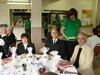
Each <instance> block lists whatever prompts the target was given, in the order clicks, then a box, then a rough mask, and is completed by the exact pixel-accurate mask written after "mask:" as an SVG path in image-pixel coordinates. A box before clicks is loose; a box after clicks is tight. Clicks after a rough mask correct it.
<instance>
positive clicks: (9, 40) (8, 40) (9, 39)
mask: <svg viewBox="0 0 100 75" xmlns="http://www.w3.org/2000/svg"><path fill="white" fill-rule="evenodd" d="M2 39H3V40H4V42H5V45H4V46H3V49H4V53H5V54H6V55H8V52H9V47H10V46H11V45H12V44H13V45H15V44H16V39H15V35H14V34H13V33H11V34H10V35H7V36H4V37H2Z"/></svg>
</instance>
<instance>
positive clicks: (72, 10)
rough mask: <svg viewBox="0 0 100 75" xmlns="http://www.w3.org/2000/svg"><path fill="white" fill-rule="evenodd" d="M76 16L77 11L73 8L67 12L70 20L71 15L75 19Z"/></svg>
mask: <svg viewBox="0 0 100 75" xmlns="http://www.w3.org/2000/svg"><path fill="white" fill-rule="evenodd" d="M77 14H78V12H77V10H76V9H75V8H71V9H70V10H69V12H68V18H70V16H71V15H74V16H75V18H77Z"/></svg>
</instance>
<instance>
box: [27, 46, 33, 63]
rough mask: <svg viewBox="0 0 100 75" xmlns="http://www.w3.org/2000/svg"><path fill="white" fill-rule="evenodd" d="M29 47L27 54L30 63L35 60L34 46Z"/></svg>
mask: <svg viewBox="0 0 100 75" xmlns="http://www.w3.org/2000/svg"><path fill="white" fill-rule="evenodd" d="M27 49H28V54H27V59H28V63H31V62H32V61H33V54H32V47H28V48H27Z"/></svg>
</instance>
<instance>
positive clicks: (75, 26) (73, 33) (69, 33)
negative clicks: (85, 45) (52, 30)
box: [60, 8, 81, 60]
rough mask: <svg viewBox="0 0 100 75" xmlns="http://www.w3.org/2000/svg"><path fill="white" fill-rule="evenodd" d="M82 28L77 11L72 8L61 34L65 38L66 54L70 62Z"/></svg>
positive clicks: (63, 24)
mask: <svg viewBox="0 0 100 75" xmlns="http://www.w3.org/2000/svg"><path fill="white" fill-rule="evenodd" d="M80 27H81V21H80V20H79V19H78V18H77V11H76V9H74V8H71V9H70V10H69V12H68V18H67V19H66V20H65V21H64V22H63V23H62V27H61V30H60V32H61V34H62V35H63V36H64V40H65V44H66V53H67V57H68V60H70V58H71V56H72V54H73V51H74V47H75V46H76V45H77V44H78V43H77V34H78V32H79V29H80Z"/></svg>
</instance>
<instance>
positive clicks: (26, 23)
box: [24, 20, 31, 28]
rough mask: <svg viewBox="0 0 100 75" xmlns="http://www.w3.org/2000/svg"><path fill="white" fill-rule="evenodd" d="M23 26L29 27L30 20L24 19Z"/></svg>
mask: <svg viewBox="0 0 100 75" xmlns="http://www.w3.org/2000/svg"><path fill="white" fill-rule="evenodd" d="M24 23H25V28H31V21H30V20H25V21H24Z"/></svg>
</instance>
